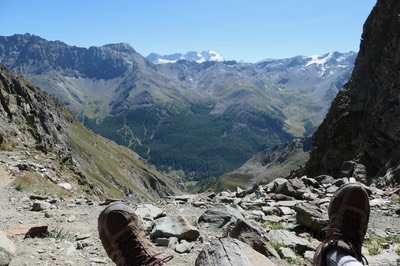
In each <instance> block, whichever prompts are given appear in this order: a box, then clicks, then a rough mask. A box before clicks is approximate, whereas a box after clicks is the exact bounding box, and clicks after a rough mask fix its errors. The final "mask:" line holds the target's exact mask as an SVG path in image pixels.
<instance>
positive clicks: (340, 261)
mask: <svg viewBox="0 0 400 266" xmlns="http://www.w3.org/2000/svg"><path fill="white" fill-rule="evenodd" d="M326 264H327V265H328V266H362V265H363V264H362V263H361V262H359V261H358V260H357V259H356V258H354V257H353V256H351V255H350V254H349V253H347V252H346V251H345V250H343V249H341V248H338V247H332V248H330V249H329V250H328V252H327V255H326Z"/></svg>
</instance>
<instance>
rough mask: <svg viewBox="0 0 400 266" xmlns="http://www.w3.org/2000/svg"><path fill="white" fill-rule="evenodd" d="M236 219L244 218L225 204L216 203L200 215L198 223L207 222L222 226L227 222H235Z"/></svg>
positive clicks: (218, 226) (236, 210)
mask: <svg viewBox="0 0 400 266" xmlns="http://www.w3.org/2000/svg"><path fill="white" fill-rule="evenodd" d="M238 219H242V220H244V217H243V215H242V214H241V212H240V211H239V210H238V209H236V208H233V207H231V206H227V205H216V206H214V207H212V208H210V209H208V210H206V211H205V212H204V213H203V214H202V215H201V216H200V217H199V220H198V222H199V223H209V224H212V225H214V226H215V227H217V228H222V227H224V226H225V225H226V224H227V223H229V222H236V221H237V220H238Z"/></svg>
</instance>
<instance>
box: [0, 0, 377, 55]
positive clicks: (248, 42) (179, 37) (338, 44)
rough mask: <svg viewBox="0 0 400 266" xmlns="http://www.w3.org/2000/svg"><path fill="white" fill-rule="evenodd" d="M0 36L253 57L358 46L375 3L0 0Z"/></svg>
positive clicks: (329, 0)
mask: <svg viewBox="0 0 400 266" xmlns="http://www.w3.org/2000/svg"><path fill="white" fill-rule="evenodd" d="M1 2H2V3H1V15H0V35H2V36H9V35H13V34H16V33H31V34H35V35H38V36H41V37H43V38H45V39H48V40H61V41H63V42H65V43H67V44H68V45H75V46H79V47H90V46H101V45H104V44H108V43H119V42H125V43H129V44H130V45H132V47H133V48H135V50H136V51H138V52H139V53H140V54H142V55H143V56H147V55H148V54H149V53H151V52H155V53H158V54H171V53H175V52H183V53H184V52H188V51H203V50H208V49H210V50H213V51H216V52H218V53H220V54H221V55H222V56H224V57H225V58H226V59H235V60H244V61H246V62H257V61H260V60H262V59H265V58H276V59H277V58H287V57H292V56H296V55H314V54H324V53H327V52H333V51H339V52H348V51H358V49H359V43H360V37H361V33H362V27H363V24H364V22H365V20H366V18H367V17H368V15H369V13H370V12H371V10H372V8H373V6H374V5H375V3H376V0H279V1H278V0H191V1H189V0H179V1H178V0H140V1H139V0H116V1H111V0H107V1H105V0H79V1H78V0H65V1H61V0H60V1H59V0H38V1H32V0H2V1H1Z"/></svg>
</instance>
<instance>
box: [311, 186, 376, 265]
mask: <svg viewBox="0 0 400 266" xmlns="http://www.w3.org/2000/svg"><path fill="white" fill-rule="evenodd" d="M369 213H370V207H369V199H368V193H367V192H366V190H365V189H364V188H363V187H362V186H361V185H359V184H357V183H347V184H345V185H343V186H341V187H340V188H339V189H338V190H337V191H336V192H335V194H334V195H333V197H332V199H331V201H330V204H329V210H328V214H329V224H328V227H327V228H325V229H324V231H325V233H326V235H325V239H324V241H322V243H321V244H320V245H319V247H318V248H317V250H316V251H315V255H314V265H317V266H325V265H326V254H327V251H328V249H329V248H332V247H338V248H341V249H343V250H345V251H346V252H347V253H349V255H351V256H353V257H355V258H356V259H357V260H358V261H360V262H361V263H363V259H364V260H365V257H363V256H362V254H361V248H362V243H363V241H364V237H365V234H366V232H367V227H368V220H369Z"/></svg>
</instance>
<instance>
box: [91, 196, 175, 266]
mask: <svg viewBox="0 0 400 266" xmlns="http://www.w3.org/2000/svg"><path fill="white" fill-rule="evenodd" d="M98 229H99V235H100V240H101V243H102V244H103V247H104V249H105V250H106V252H107V254H108V256H109V257H110V259H111V260H112V261H113V262H114V263H115V264H117V265H118V266H139V265H146V266H157V265H163V264H165V263H167V262H168V261H170V260H171V259H172V256H169V257H166V258H159V257H158V255H159V254H158V253H157V252H156V251H155V249H154V246H153V245H152V244H151V243H150V242H149V241H148V240H147V238H146V235H145V233H144V231H143V228H142V224H141V221H140V218H139V217H138V216H137V215H136V214H135V213H134V211H133V209H132V208H131V207H129V206H128V205H126V204H125V203H122V202H117V203H114V204H111V205H110V206H108V207H107V208H105V209H104V210H103V211H102V212H101V213H100V216H99V219H98Z"/></svg>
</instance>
